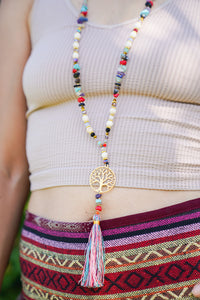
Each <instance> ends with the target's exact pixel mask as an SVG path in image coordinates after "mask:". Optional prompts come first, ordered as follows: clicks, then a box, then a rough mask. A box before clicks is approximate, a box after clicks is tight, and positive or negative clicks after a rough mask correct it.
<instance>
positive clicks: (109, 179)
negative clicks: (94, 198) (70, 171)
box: [90, 166, 116, 193]
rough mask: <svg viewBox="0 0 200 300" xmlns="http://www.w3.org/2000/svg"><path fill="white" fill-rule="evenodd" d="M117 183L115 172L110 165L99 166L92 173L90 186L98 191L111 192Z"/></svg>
mask: <svg viewBox="0 0 200 300" xmlns="http://www.w3.org/2000/svg"><path fill="white" fill-rule="evenodd" d="M115 183H116V177H115V173H114V172H113V171H112V170H111V169H110V168H109V167H104V166H103V167H98V168H96V169H94V170H93V171H92V173H91V174H90V186H91V188H92V189H93V190H94V191H95V192H97V193H106V192H109V191H110V190H112V188H113V187H114V186H115Z"/></svg>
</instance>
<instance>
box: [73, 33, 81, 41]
mask: <svg viewBox="0 0 200 300" xmlns="http://www.w3.org/2000/svg"><path fill="white" fill-rule="evenodd" d="M74 38H75V39H76V40H80V38H81V34H80V32H76V33H75V35H74Z"/></svg>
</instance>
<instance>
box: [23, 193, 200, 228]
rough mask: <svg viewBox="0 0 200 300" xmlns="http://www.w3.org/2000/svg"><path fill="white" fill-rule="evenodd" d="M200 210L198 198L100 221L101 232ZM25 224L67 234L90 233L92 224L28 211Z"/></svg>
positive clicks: (199, 199)
mask: <svg viewBox="0 0 200 300" xmlns="http://www.w3.org/2000/svg"><path fill="white" fill-rule="evenodd" d="M198 209H200V198H196V199H192V200H188V201H185V202H182V203H178V204H175V205H170V206H166V207H163V208H161V209H156V210H151V211H147V212H143V213H137V214H132V215H128V216H124V217H118V218H113V219H108V220H102V221H101V228H102V230H106V229H108V228H109V229H114V228H119V227H125V226H129V225H134V224H139V223H143V222H150V221H154V220H160V219H163V218H168V217H169V218H170V217H174V216H177V215H182V214H185V213H188V212H192V211H195V210H198ZM25 222H26V223H34V224H36V225H39V226H40V227H43V228H51V229H52V228H53V230H58V231H67V232H90V229H91V227H92V224H93V222H92V221H88V222H62V221H56V220H51V219H47V218H44V217H41V216H37V215H35V214H33V213H31V212H29V211H26V217H25Z"/></svg>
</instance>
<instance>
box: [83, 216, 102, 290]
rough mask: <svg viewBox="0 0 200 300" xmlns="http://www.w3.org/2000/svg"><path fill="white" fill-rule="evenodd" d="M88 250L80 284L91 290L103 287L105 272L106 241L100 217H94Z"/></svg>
mask: <svg viewBox="0 0 200 300" xmlns="http://www.w3.org/2000/svg"><path fill="white" fill-rule="evenodd" d="M93 221H94V223H93V226H92V229H91V231H90V235H89V239H88V245H87V250H86V258H85V264H84V267H83V273H82V275H81V279H80V281H79V283H80V284H81V286H84V287H89V288H98V287H102V286H103V284H104V272H105V265H104V261H105V251H104V241H103V236H102V232H101V227H100V217H99V215H94V217H93Z"/></svg>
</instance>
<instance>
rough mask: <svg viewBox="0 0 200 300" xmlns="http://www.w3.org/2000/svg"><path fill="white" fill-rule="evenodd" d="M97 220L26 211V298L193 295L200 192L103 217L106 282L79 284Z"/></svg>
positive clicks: (198, 274)
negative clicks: (155, 206) (177, 201)
mask: <svg viewBox="0 0 200 300" xmlns="http://www.w3.org/2000/svg"><path fill="white" fill-rule="evenodd" d="M91 226H92V223H91V222H84V223H73V222H56V221H52V220H48V219H45V218H42V217H40V216H36V215H33V214H31V213H29V212H28V211H27V212H26V219H25V222H24V226H23V230H22V235H21V241H20V263H21V270H22V276H21V279H22V286H23V290H22V296H21V299H24V300H33V299H50V300H56V299H58V300H65V299H73V300H74V299H78V300H79V299H80V300H82V299H100V300H104V299H107V300H108V299H110V300H111V299H138V300H149V299H157V300H159V299H189V294H190V293H191V290H192V288H193V286H194V284H196V283H197V282H199V281H200V198H199V199H193V200H189V201H186V202H184V203H181V204H176V205H172V206H168V207H165V208H162V209H158V210H153V211H149V212H146V213H139V214H134V215H130V216H126V217H120V218H116V219H110V220H104V221H101V228H102V233H103V236H104V243H105V252H106V257H105V265H106V267H105V284H104V286H103V287H101V288H95V289H94V288H93V289H92V288H85V287H82V286H80V284H79V280H80V277H81V273H82V269H83V264H84V259H85V256H84V254H85V248H86V244H87V239H88V235H89V231H90V229H91ZM193 299H194V298H193Z"/></svg>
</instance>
